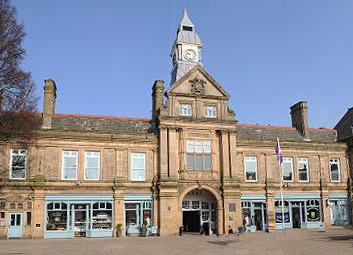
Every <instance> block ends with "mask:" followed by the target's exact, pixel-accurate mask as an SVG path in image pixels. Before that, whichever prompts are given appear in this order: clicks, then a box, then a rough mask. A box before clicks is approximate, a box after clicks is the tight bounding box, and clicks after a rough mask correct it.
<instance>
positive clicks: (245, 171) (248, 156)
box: [244, 155, 258, 182]
mask: <svg viewBox="0 0 353 255" xmlns="http://www.w3.org/2000/svg"><path fill="white" fill-rule="evenodd" d="M247 159H255V160H253V161H255V176H256V179H255V180H248V179H247V177H246V173H247V169H246V168H247V167H246V162H247ZM257 164H258V163H257V156H253V155H246V156H244V176H245V181H246V182H258V170H257V168H258V166H257Z"/></svg>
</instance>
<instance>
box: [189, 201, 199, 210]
mask: <svg viewBox="0 0 353 255" xmlns="http://www.w3.org/2000/svg"><path fill="white" fill-rule="evenodd" d="M191 204H192V209H199V208H200V201H192V202H191Z"/></svg>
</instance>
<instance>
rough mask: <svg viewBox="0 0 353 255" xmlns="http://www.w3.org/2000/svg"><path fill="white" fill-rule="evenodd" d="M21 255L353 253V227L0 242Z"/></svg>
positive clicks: (4, 248)
mask: <svg viewBox="0 0 353 255" xmlns="http://www.w3.org/2000/svg"><path fill="white" fill-rule="evenodd" d="M2 254H8V255H10V254H11V255H15V254H16V255H19V254H36V255H41V254H51V255H56V254H65V255H66V254H84V255H90V254H134V255H136V254H156V255H159V254H166V255H174V254H178V255H180V254H213V255H214V254H252V255H255V254H263V255H266V254H271V255H275V254H276V255H277V254H278V255H279V254H286V255H289V254H300V255H306V254H320V255H325V254H330V255H332V254H334V255H340V254H342V255H343V254H344V255H349V254H353V230H352V228H346V229H344V228H330V229H327V230H326V232H317V231H316V230H307V229H291V230H287V232H286V234H285V235H283V234H282V233H277V234H268V233H264V232H256V233H245V234H244V235H241V236H237V235H230V236H221V237H217V236H199V235H183V236H181V237H180V236H169V237H147V238H143V237H130V238H120V239H116V238H101V239H98V238H94V239H93V238H79V239H65V240H58V239H57V240H54V239H50V240H44V239H37V240H0V255H2Z"/></svg>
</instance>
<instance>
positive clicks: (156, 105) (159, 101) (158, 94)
mask: <svg viewBox="0 0 353 255" xmlns="http://www.w3.org/2000/svg"><path fill="white" fill-rule="evenodd" d="M163 93H164V81H162V80H157V81H155V82H154V84H153V87H152V119H153V120H155V119H156V118H157V116H158V111H159V109H160V108H161V107H162V106H163V97H164V95H163Z"/></svg>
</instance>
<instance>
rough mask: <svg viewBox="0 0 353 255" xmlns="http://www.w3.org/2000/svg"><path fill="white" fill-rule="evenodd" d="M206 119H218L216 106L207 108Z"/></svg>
mask: <svg viewBox="0 0 353 255" xmlns="http://www.w3.org/2000/svg"><path fill="white" fill-rule="evenodd" d="M205 117H206V118H217V107H216V106H209V105H208V106H205Z"/></svg>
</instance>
